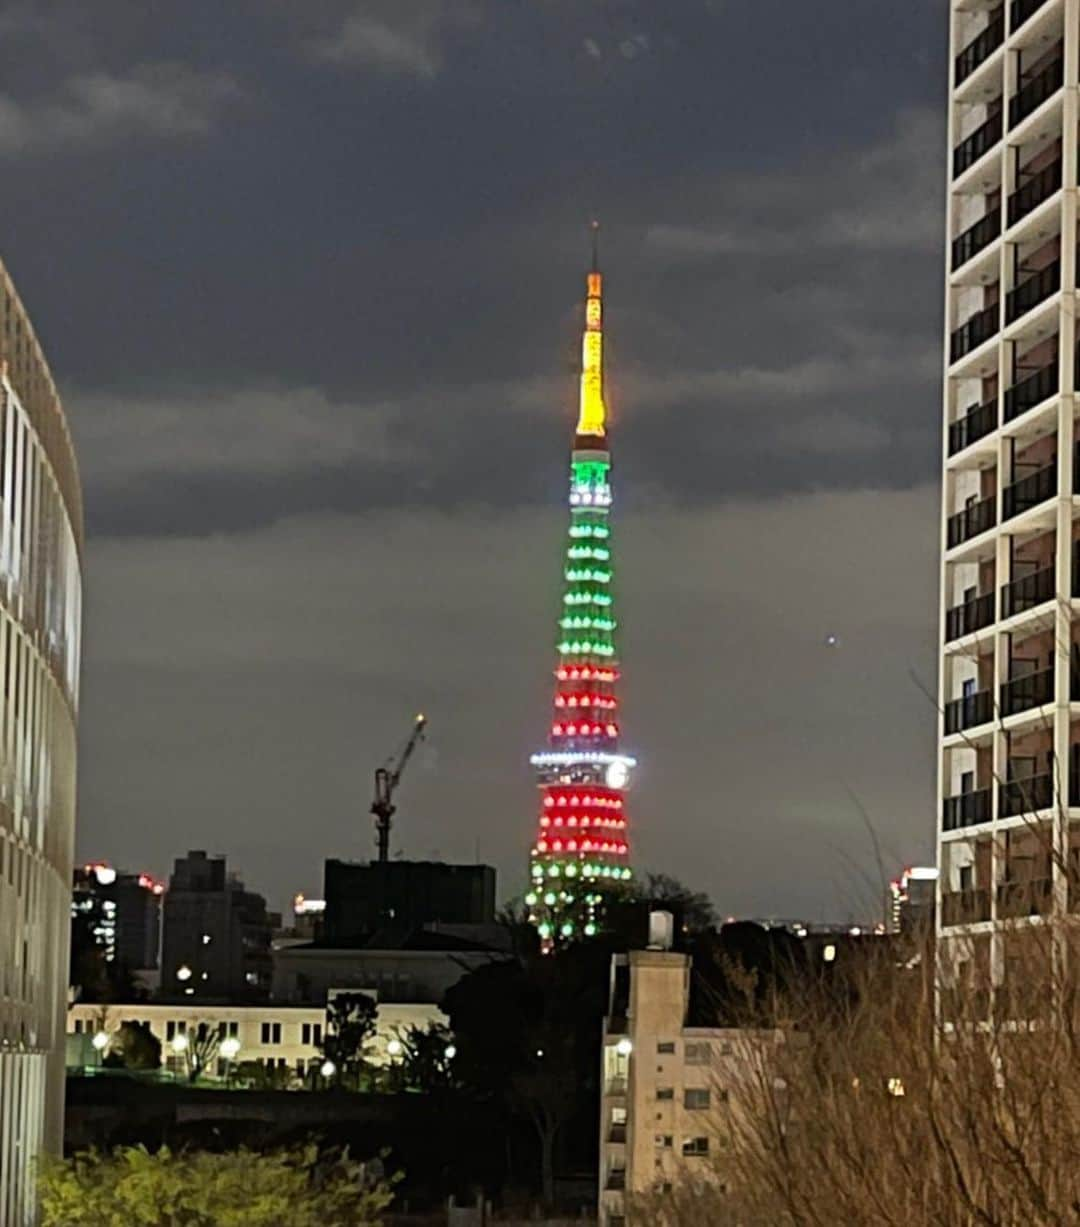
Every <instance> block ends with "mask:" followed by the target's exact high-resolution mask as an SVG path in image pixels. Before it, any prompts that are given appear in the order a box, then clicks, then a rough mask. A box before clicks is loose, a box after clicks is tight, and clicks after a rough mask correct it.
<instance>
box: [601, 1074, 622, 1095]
mask: <svg viewBox="0 0 1080 1227" xmlns="http://www.w3.org/2000/svg"><path fill="white" fill-rule="evenodd" d="M604 1094H605V1095H625V1094H626V1078H625V1076H623V1075H621V1074H613V1075H612V1076H611V1077H610V1078H608V1079H606V1080H605V1082H604Z"/></svg>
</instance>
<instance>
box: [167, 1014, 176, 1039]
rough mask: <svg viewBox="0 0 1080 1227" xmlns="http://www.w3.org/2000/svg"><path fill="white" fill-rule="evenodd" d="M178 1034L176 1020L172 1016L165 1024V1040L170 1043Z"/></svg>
mask: <svg viewBox="0 0 1080 1227" xmlns="http://www.w3.org/2000/svg"><path fill="white" fill-rule="evenodd" d="M175 1035H176V1022H175V1020H174V1019H172V1018H170V1019H169V1021H168V1022H167V1023H166V1024H165V1042H166V1043H168V1042H169V1040H171V1039H172V1038H173V1037H174V1036H175Z"/></svg>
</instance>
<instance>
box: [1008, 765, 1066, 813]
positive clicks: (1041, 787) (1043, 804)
mask: <svg viewBox="0 0 1080 1227" xmlns="http://www.w3.org/2000/svg"><path fill="white" fill-rule="evenodd" d="M1053 799H1054V777H1053V776H1052V775H1051V774H1050V773H1049V772H1046V773H1045V774H1042V775H1025V776H1022V777H1021V778H1020V779H1018V780H1007V781H1006V782H1005V783H1004V784H1002V785H1001V792H1000V795H999V796H998V813H999V815H1000V816H1001V817H1002V818H1015V817H1016V815H1017V814H1031V813H1034V812H1035V810H1040V809H1048V808H1049V807H1050V805H1051V804H1052V803H1053Z"/></svg>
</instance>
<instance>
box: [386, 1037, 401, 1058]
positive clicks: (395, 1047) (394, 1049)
mask: <svg viewBox="0 0 1080 1227" xmlns="http://www.w3.org/2000/svg"><path fill="white" fill-rule="evenodd" d="M386 1051H387V1052H388V1053H389V1054H390V1055H391V1056H392V1057H400V1056H401V1040H390V1042H389V1043H388V1044H387V1045H386Z"/></svg>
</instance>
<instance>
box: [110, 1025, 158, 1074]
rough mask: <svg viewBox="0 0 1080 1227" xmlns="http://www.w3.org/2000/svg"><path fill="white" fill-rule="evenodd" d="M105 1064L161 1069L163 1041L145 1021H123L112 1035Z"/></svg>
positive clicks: (123, 1067) (126, 1067) (127, 1067)
mask: <svg viewBox="0 0 1080 1227" xmlns="http://www.w3.org/2000/svg"><path fill="white" fill-rule="evenodd" d="M105 1064H106V1065H115V1066H119V1067H120V1068H122V1069H160V1068H161V1041H160V1040H159V1039H158V1038H157V1036H156V1035H155V1034H154V1033H153V1031H151V1030H150V1028H149V1027H148V1026H147V1025H146V1024H145V1023H140V1022H126V1023H122V1024H121V1025H120V1027H119V1029H118V1030H117V1032H116V1034H115V1035H114V1036H113V1037H112V1041H111V1043H110V1045H109V1055H108V1056H107V1057H106V1058H105Z"/></svg>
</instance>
